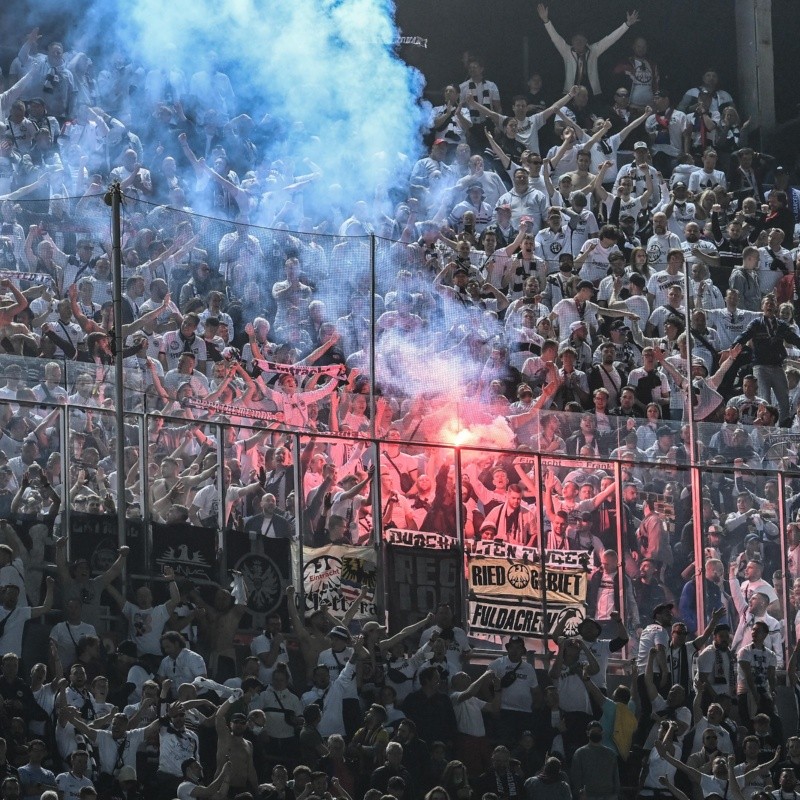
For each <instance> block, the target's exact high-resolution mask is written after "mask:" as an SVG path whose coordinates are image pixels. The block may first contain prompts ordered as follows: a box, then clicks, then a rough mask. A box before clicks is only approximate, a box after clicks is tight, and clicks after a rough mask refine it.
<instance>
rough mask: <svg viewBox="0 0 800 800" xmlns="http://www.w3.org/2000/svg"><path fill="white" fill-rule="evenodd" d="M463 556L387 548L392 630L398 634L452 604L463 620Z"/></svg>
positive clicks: (421, 549)
mask: <svg viewBox="0 0 800 800" xmlns="http://www.w3.org/2000/svg"><path fill="white" fill-rule="evenodd" d="M461 558H462V557H461V554H460V553H459V552H458V551H453V550H441V549H440V550H426V549H423V548H418V547H406V546H405V545H395V544H390V545H387V547H386V592H387V607H388V611H389V630H391V631H397V630H400V629H401V628H404V627H405V626H406V625H409V624H411V623H413V622H417V621H418V620H420V619H422V618H423V617H425V616H427V614H428V612H430V611H435V610H436V606H437V605H438V604H439V603H449V604H450V606H451V608H452V609H453V614H454V615H455V618H456V619H461V615H462V599H461V594H462V593H461V571H462V569H463V567H462V565H461Z"/></svg>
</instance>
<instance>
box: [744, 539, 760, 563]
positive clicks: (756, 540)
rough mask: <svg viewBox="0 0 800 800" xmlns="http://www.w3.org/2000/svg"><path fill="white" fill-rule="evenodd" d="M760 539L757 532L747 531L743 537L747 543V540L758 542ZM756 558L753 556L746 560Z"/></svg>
mask: <svg viewBox="0 0 800 800" xmlns="http://www.w3.org/2000/svg"><path fill="white" fill-rule="evenodd" d="M760 541H761V537H760V536H759V535H758V534H757V533H748V534H747V536H745V537H744V542H745V544H747V542H760ZM756 560H758V559H755V558H750V559H748V561H756Z"/></svg>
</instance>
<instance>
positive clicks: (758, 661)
mask: <svg viewBox="0 0 800 800" xmlns="http://www.w3.org/2000/svg"><path fill="white" fill-rule="evenodd" d="M737 661H738V664H737V667H736V673H737V675H736V691H737V693H738V694H745V693H746V692H747V681H746V680H745V677H744V672H743V670H742V666H741V665H742V664H743V663H745V664H749V665H750V674H751V675H752V676H753V683H755V685H756V688H757V689H758V690H759V692H761V691H764V692H768V691H769V679H768V676H769V668H770V667H777V666H778V657H777V656H776V655H775V653H773V652H772V650H770V649H769V648H768V647H765V648H763V649H762V648H760V647H756V646H755V645H754V644H749V645H747V647H743V648H742V649H741V650H739V654H738V656H737Z"/></svg>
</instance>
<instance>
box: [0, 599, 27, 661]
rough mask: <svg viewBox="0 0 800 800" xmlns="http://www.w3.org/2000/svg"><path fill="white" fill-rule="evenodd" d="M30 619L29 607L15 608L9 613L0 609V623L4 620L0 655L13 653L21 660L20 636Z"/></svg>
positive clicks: (0, 638) (0, 637)
mask: <svg viewBox="0 0 800 800" xmlns="http://www.w3.org/2000/svg"><path fill="white" fill-rule="evenodd" d="M30 618H31V607H30V606H17V607H16V608H15V609H12V610H11V611H8V610H7V609H5V608H0V622H2V621H3V620H6V624H5V630H4V631H3V635H2V636H0V653H3V654H5V653H15V654H16V655H18V656H19V657H20V658H22V634H23V633H24V631H25V623H26V622H27V621H28V620H29V619H30Z"/></svg>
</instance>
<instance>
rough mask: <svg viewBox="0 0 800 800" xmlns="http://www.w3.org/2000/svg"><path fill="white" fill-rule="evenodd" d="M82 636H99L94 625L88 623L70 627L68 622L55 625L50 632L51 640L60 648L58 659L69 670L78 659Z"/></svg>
mask: <svg viewBox="0 0 800 800" xmlns="http://www.w3.org/2000/svg"><path fill="white" fill-rule="evenodd" d="M82 636H97V631H96V630H95V627H94V625H90V624H89V623H88V622H79V623H78V624H77V625H70V624H69V622H67V621H66V620H65V621H64V622H59V623H58V624H57V625H53V629H52V630H51V631H50V638H51V639H52V640H53V641H54V642H55V643H56V647H58V657H59V659H60V661H61V663H62V664H63V665H64V667H66V668H67V669H69V668H70V666H71V665H72V664H73V663H74V661H75V659H76V658H77V654H76V652H75V651H76V649H77V647H78V642H79V641H80V640H81V637H82Z"/></svg>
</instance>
